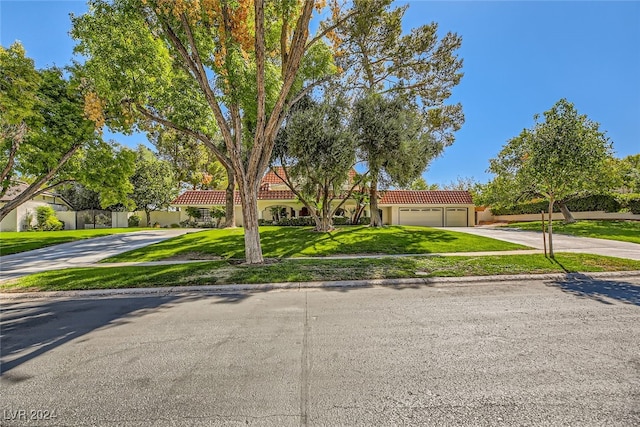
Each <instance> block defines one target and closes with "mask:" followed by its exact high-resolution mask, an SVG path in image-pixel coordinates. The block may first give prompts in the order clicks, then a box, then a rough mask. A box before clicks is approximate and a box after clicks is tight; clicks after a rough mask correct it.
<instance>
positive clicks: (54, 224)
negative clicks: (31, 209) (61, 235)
mask: <svg viewBox="0 0 640 427" xmlns="http://www.w3.org/2000/svg"><path fill="white" fill-rule="evenodd" d="M36 219H37V221H38V230H41V231H56V230H62V227H63V224H62V222H60V220H59V219H58V218H56V211H54V210H53V208H52V207H51V206H38V207H37V208H36Z"/></svg>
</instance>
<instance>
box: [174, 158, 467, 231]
mask: <svg viewBox="0 0 640 427" xmlns="http://www.w3.org/2000/svg"><path fill="white" fill-rule="evenodd" d="M380 196H381V198H380V199H379V200H378V207H379V209H380V211H381V212H382V222H383V223H384V224H387V225H422V226H429V227H473V226H474V225H475V206H474V204H473V201H472V199H471V195H470V194H469V192H467V191H418V190H384V191H380ZM234 203H235V214H236V224H237V225H238V226H241V225H242V208H241V207H240V197H239V195H238V193H237V192H236V195H235V201H234ZM224 205H225V192H224V191H222V190H189V191H185V192H184V193H182V194H181V195H180V196H178V197H177V198H176V199H175V200H174V201H173V202H172V203H171V206H172V207H174V208H177V209H178V210H179V211H180V212H181V214H180V220H181V221H184V220H186V219H188V215H187V213H186V212H185V208H187V207H194V208H199V209H200V210H201V213H202V218H201V221H207V220H210V216H209V210H210V209H211V208H212V207H218V206H222V207H224ZM275 208H280V209H275ZM343 208H344V212H343V214H344V215H345V216H347V217H348V216H349V212H350V211H351V210H353V209H355V208H356V202H355V200H348V201H347V202H345V204H344V205H343ZM367 209H368V206H367ZM258 211H259V218H260V219H264V220H272V219H273V213H274V211H276V212H279V214H280V215H281V216H282V214H284V215H286V216H287V217H299V216H309V213H308V212H307V208H305V207H304V205H303V204H302V203H300V202H299V201H298V200H297V198H296V196H295V195H294V194H293V192H292V191H291V190H290V189H289V188H288V187H287V186H286V184H285V183H284V182H283V181H282V180H281V179H280V178H279V177H278V176H277V175H276V174H275V173H274V172H272V171H269V172H268V173H267V174H266V175H265V177H264V178H263V180H262V182H261V187H260V191H259V192H258ZM364 216H369V212H368V210H366V211H365V212H364Z"/></svg>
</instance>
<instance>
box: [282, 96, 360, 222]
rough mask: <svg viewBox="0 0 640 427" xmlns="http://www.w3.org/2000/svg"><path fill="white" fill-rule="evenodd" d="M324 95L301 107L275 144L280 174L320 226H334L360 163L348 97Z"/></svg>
mask: <svg viewBox="0 0 640 427" xmlns="http://www.w3.org/2000/svg"><path fill="white" fill-rule="evenodd" d="M333 95H335V94H332V95H330V96H325V98H324V100H323V101H322V102H316V101H312V100H309V101H308V102H307V103H306V105H304V106H303V107H299V108H296V109H295V111H294V112H292V113H291V114H290V116H289V117H288V118H287V122H286V125H285V126H284V127H283V129H281V131H280V132H279V134H278V138H277V142H276V147H275V150H274V162H275V164H276V165H277V166H280V167H281V168H282V169H279V168H278V167H275V168H274V169H273V170H274V171H275V173H276V175H279V173H280V172H281V175H279V176H280V178H282V180H283V181H284V182H285V183H286V184H287V186H288V187H289V188H290V189H291V191H293V193H294V194H295V195H296V196H297V197H298V200H299V201H300V202H302V204H303V205H304V206H305V207H306V208H307V210H308V211H309V213H310V214H311V216H312V217H313V219H314V221H315V223H316V227H315V230H316V231H323V232H326V231H330V230H331V229H332V228H333V216H334V215H335V214H336V212H337V211H338V209H341V208H342V206H343V205H344V203H345V202H346V201H347V199H348V198H349V197H350V196H351V194H352V193H353V191H354V189H355V188H356V187H357V186H358V184H359V180H353V179H352V180H351V181H350V175H351V174H350V171H351V170H352V168H353V167H354V166H355V163H356V146H355V138H354V136H353V134H352V132H351V131H350V129H349V121H348V117H347V115H346V114H345V111H347V110H348V108H347V104H346V100H345V99H344V98H342V97H340V96H333Z"/></svg>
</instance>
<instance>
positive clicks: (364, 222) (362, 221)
mask: <svg viewBox="0 0 640 427" xmlns="http://www.w3.org/2000/svg"><path fill="white" fill-rule="evenodd" d="M369 224H371V218H369V217H368V216H363V217H360V220H359V221H358V225H369Z"/></svg>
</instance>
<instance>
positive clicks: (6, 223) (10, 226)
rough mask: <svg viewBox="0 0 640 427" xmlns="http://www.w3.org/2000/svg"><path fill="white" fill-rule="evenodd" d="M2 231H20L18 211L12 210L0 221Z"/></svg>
mask: <svg viewBox="0 0 640 427" xmlns="http://www.w3.org/2000/svg"><path fill="white" fill-rule="evenodd" d="M0 231H18V213H17V212H16V209H14V210H12V211H11V212H9V213H8V214H7V216H5V217H4V218H3V219H2V222H0Z"/></svg>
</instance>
